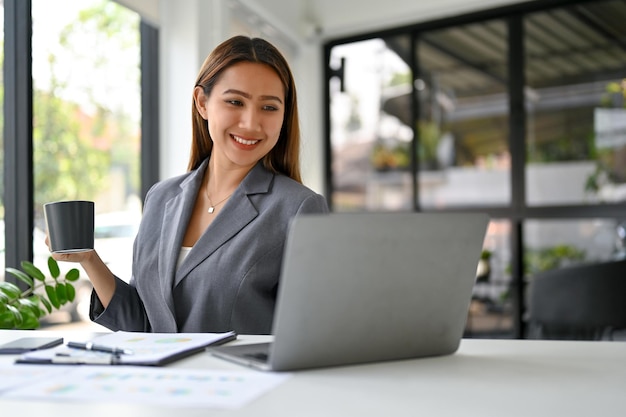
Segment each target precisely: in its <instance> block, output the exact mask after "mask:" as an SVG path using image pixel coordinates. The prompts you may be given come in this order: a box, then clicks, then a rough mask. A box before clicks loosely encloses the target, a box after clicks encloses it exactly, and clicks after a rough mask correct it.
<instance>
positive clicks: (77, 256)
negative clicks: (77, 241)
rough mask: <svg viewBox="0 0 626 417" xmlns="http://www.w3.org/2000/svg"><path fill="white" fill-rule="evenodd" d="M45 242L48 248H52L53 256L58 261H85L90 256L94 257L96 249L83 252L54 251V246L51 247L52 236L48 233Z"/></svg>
mask: <svg viewBox="0 0 626 417" xmlns="http://www.w3.org/2000/svg"><path fill="white" fill-rule="evenodd" d="M45 242H46V246H48V250H50V254H51V256H52V257H53V258H54V259H55V260H56V261H62V262H85V261H88V260H89V259H90V257H93V255H94V254H95V250H93V249H91V250H88V251H82V252H70V253H55V252H52V248H51V247H50V238H49V237H48V235H47V234H46V240H45Z"/></svg>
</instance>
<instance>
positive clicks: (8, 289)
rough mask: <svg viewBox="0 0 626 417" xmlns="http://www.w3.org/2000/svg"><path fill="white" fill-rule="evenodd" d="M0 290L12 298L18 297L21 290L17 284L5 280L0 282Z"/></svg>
mask: <svg viewBox="0 0 626 417" xmlns="http://www.w3.org/2000/svg"><path fill="white" fill-rule="evenodd" d="M0 291H2V292H3V293H5V294H6V295H8V296H9V298H12V299H13V298H19V296H20V295H21V294H22V290H20V288H19V287H18V286H17V285H15V284H12V283H10V282H6V281H3V282H0Z"/></svg>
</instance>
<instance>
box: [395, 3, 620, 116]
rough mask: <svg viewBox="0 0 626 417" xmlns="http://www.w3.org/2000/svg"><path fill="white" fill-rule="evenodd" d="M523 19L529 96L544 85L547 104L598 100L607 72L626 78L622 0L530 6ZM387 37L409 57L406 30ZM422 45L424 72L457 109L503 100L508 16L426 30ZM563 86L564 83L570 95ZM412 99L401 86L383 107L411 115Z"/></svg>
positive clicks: (499, 104) (498, 105) (498, 106)
mask: <svg viewBox="0 0 626 417" xmlns="http://www.w3.org/2000/svg"><path fill="white" fill-rule="evenodd" d="M523 22H524V23H523V30H524V48H525V51H526V54H525V58H524V59H525V66H524V68H525V71H524V74H525V77H526V86H527V90H526V92H527V95H528V98H530V99H532V97H533V94H534V92H537V91H539V90H541V91H542V104H541V105H543V106H550V105H552V106H554V107H560V108H563V107H567V106H568V105H572V106H574V105H576V106H579V105H581V103H583V102H588V103H597V102H598V85H597V84H598V83H603V86H604V85H606V81H607V80H615V79H622V78H626V24H624V22H626V2H625V1H623V0H613V1H596V2H587V3H582V4H579V5H575V6H571V7H565V8H563V7H562V8H558V9H553V10H547V11H541V12H535V13H530V14H527V15H526V16H525V18H524V20H523ZM385 41H386V43H387V45H388V47H389V48H391V49H392V50H394V51H395V52H396V53H397V54H398V55H399V56H400V57H402V58H403V59H404V60H405V61H406V62H407V63H408V62H410V54H411V51H410V39H409V37H408V36H396V37H393V38H388V39H385ZM418 45H419V46H418V53H417V60H418V63H419V66H420V68H422V73H421V74H420V77H419V78H422V79H424V80H425V81H426V83H427V85H431V86H432V85H433V84H436V85H437V86H438V88H439V89H440V91H441V92H443V93H444V94H447V95H448V96H449V98H450V99H453V100H454V101H455V103H456V106H457V111H455V113H456V117H463V111H464V104H466V106H465V111H470V109H471V111H473V112H476V111H482V112H483V113H485V112H489V108H492V110H493V111H499V112H502V108H503V107H504V108H506V100H507V88H508V67H509V65H508V59H509V58H508V52H507V51H508V29H507V22H506V20H505V19H494V20H490V21H484V22H480V23H474V24H468V25H464V26H454V27H452V28H446V29H441V30H435V31H428V32H422V33H420V35H419V42H418ZM572 85H578V86H577V87H576V88H574V87H572ZM560 86H567V87H566V90H567V95H564V94H565V93H564V91H562V90H563V89H561V88H560ZM602 88H603V87H602ZM409 100H410V94H401V95H399V96H397V97H393V98H391V99H389V100H388V101H387V102H386V103H385V105H384V107H383V108H384V110H386V111H387V112H388V113H390V114H394V115H397V116H398V117H399V118H400V119H401V120H403V121H405V122H408V121H410V120H411V119H410V115H409V114H408V113H409V110H410V106H409V105H408V103H409ZM477 100H479V101H480V104H479V105H477V103H476V101H477ZM468 116H470V115H468ZM407 124H408V123H407Z"/></svg>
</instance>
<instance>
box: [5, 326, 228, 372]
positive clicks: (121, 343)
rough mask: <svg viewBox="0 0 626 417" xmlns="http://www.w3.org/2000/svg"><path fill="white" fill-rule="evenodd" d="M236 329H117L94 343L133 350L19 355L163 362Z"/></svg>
mask: <svg viewBox="0 0 626 417" xmlns="http://www.w3.org/2000/svg"><path fill="white" fill-rule="evenodd" d="M236 338H237V334H236V333H235V332H232V331H231V332H224V333H143V332H123V331H117V332H113V333H108V334H105V335H103V336H99V337H96V338H94V339H92V340H91V343H93V344H94V345H98V346H108V347H111V348H115V349H123V350H127V351H130V352H132V353H131V354H113V353H108V352H101V351H96V350H86V349H77V348H72V347H69V346H68V345H62V346H57V347H54V348H52V349H45V350H38V351H34V352H27V353H25V354H23V355H21V356H20V357H19V358H17V359H16V361H15V363H20V364H38V365H42V364H53V365H54V364H56V365H137V366H162V365H167V364H169V363H171V362H174V361H177V360H180V359H182V358H185V357H187V356H190V355H193V354H196V353H199V352H202V351H204V350H205V349H206V348H207V347H209V346H218V345H221V344H224V343H227V342H229V341H232V340H235V339H236Z"/></svg>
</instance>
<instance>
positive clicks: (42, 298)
mask: <svg viewBox="0 0 626 417" xmlns="http://www.w3.org/2000/svg"><path fill="white" fill-rule="evenodd" d="M39 301H41V304H43V306H44V307H45V308H46V310H48V313H52V304H50V301H48V300H47V299H45V298H44V297H41V298H40V299H39Z"/></svg>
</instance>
